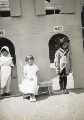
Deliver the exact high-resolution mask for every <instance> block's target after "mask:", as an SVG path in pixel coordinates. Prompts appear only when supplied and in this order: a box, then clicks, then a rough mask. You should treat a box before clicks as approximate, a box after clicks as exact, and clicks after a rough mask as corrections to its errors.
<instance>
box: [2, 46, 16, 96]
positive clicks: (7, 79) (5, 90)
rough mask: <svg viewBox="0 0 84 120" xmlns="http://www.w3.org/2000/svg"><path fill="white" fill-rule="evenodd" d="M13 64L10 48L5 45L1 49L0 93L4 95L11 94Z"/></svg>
mask: <svg viewBox="0 0 84 120" xmlns="http://www.w3.org/2000/svg"><path fill="white" fill-rule="evenodd" d="M13 66H14V65H13V61H12V57H11V55H10V51H9V48H8V47H7V46H3V47H2V48H1V51H0V86H1V91H0V92H1V93H0V94H1V95H2V96H5V95H10V94H9V93H10V83H11V69H12V67H13Z"/></svg>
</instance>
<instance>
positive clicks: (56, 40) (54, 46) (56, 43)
mask: <svg viewBox="0 0 84 120" xmlns="http://www.w3.org/2000/svg"><path fill="white" fill-rule="evenodd" d="M62 38H65V40H66V41H67V40H69V38H68V37H67V36H66V35H65V34H62V33H58V34H55V35H53V36H52V37H51V38H50V40H49V59H50V63H53V62H54V57H55V52H56V50H58V49H59V47H60V39H62Z"/></svg>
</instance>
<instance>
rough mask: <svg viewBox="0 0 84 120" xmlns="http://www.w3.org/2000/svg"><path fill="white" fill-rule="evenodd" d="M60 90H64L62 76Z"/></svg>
mask: <svg viewBox="0 0 84 120" xmlns="http://www.w3.org/2000/svg"><path fill="white" fill-rule="evenodd" d="M59 85H60V90H63V77H61V76H60V80H59Z"/></svg>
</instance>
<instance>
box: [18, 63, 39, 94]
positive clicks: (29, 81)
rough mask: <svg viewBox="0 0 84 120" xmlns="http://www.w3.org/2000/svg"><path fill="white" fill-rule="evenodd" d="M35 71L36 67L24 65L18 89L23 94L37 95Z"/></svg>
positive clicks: (37, 69)
mask: <svg viewBox="0 0 84 120" xmlns="http://www.w3.org/2000/svg"><path fill="white" fill-rule="evenodd" d="M37 71H39V68H38V67H37V65H35V64H33V65H28V64H26V65H24V68H23V81H22V83H21V84H20V85H19V89H20V91H21V92H22V93H24V94H35V95H36V94H37V93H38V88H39V86H38V84H37V75H36V73H37Z"/></svg>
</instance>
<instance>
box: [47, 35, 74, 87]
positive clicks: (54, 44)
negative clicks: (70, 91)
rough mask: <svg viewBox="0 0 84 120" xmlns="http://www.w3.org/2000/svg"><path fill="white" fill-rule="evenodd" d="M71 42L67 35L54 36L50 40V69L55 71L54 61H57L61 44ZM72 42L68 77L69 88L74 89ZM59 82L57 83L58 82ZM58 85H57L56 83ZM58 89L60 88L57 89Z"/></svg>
mask: <svg viewBox="0 0 84 120" xmlns="http://www.w3.org/2000/svg"><path fill="white" fill-rule="evenodd" d="M66 41H70V40H69V37H68V36H67V35H65V34H62V33H58V34H55V35H53V36H52V37H51V38H50V40H49V43H48V45H49V59H50V68H54V69H55V64H54V59H55V53H56V51H57V50H58V49H59V48H60V43H61V42H66ZM70 48H71V47H70V42H69V45H68V49H69V53H70V54H69V59H68V67H69V75H68V79H69V80H68V82H67V86H68V88H74V81H73V71H72V60H71V49H70ZM56 82H57V81H56ZM56 84H57V83H56ZM57 89H58V88H57Z"/></svg>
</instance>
